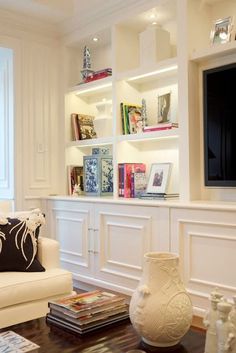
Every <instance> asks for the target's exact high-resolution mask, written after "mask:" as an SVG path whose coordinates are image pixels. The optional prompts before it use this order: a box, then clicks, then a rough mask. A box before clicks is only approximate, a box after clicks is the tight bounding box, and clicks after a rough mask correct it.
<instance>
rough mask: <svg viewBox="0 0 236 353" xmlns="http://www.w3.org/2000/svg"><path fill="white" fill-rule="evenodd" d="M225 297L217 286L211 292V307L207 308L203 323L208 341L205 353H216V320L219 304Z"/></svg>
mask: <svg viewBox="0 0 236 353" xmlns="http://www.w3.org/2000/svg"><path fill="white" fill-rule="evenodd" d="M222 298H223V294H221V293H219V292H218V290H217V288H215V290H214V291H212V292H211V295H210V301H211V308H210V309H209V310H207V312H206V315H205V317H204V319H203V324H204V326H205V327H206V329H207V333H206V343H205V351H204V353H215V352H216V349H217V340H216V320H217V315H218V313H217V304H218V303H219V302H220V300H221V299H222Z"/></svg>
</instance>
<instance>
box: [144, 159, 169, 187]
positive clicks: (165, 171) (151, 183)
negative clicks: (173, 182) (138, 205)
mask: <svg viewBox="0 0 236 353" xmlns="http://www.w3.org/2000/svg"><path fill="white" fill-rule="evenodd" d="M170 171H171V163H153V164H152V165H151V170H150V174H149V178H148V183H147V188H146V193H147V194H165V193H166V191H167V187H168V182H169V177H170Z"/></svg>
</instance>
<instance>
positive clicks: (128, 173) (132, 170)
mask: <svg viewBox="0 0 236 353" xmlns="http://www.w3.org/2000/svg"><path fill="white" fill-rule="evenodd" d="M140 171H142V172H144V173H145V172H146V166H145V164H143V163H124V197H126V198H133V197H135V196H138V195H137V192H136V186H135V175H136V173H138V172H140Z"/></svg>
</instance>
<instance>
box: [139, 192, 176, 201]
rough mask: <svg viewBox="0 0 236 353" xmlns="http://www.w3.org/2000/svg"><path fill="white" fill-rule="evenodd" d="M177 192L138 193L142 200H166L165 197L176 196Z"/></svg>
mask: <svg viewBox="0 0 236 353" xmlns="http://www.w3.org/2000/svg"><path fill="white" fill-rule="evenodd" d="M178 197H179V194H178V193H172V194H171V193H170V194H166V193H153V194H152V193H143V194H141V195H140V198H141V199H144V200H167V199H172V198H173V199H174V198H178Z"/></svg>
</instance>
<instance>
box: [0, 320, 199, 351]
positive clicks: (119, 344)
mask: <svg viewBox="0 0 236 353" xmlns="http://www.w3.org/2000/svg"><path fill="white" fill-rule="evenodd" d="M8 329H11V330H13V331H15V332H17V333H19V334H20V335H22V336H24V337H26V338H28V339H29V340H31V341H33V342H35V343H37V344H38V345H39V346H40V347H41V348H40V350H39V352H40V353H59V352H63V353H126V352H127V351H128V350H130V349H135V348H136V349H137V348H138V349H143V350H144V351H145V352H147V353H153V352H175V353H203V352H204V344H205V334H204V332H203V331H202V330H200V329H194V328H192V329H191V330H190V331H189V332H188V333H187V334H186V335H185V337H184V338H183V339H182V340H181V343H180V344H179V345H178V346H176V347H172V348H168V349H167V348H165V349H164V348H162V349H160V348H159V349H157V348H154V347H148V346H146V345H145V344H144V343H142V341H141V338H140V337H139V335H138V334H137V333H136V332H135V331H134V329H133V327H132V325H131V324H130V322H129V320H126V321H125V322H123V323H120V324H119V325H117V324H116V325H115V326H110V327H109V328H106V329H104V328H103V329H101V330H98V331H96V332H93V333H90V334H87V335H85V336H82V337H81V336H78V335H75V334H71V333H67V332H65V331H64V330H62V329H59V328H55V327H53V326H50V327H49V326H47V324H46V322H45V318H41V319H37V320H33V321H28V322H26V323H23V324H19V325H14V326H11V327H10V328H8ZM6 330H7V329H3V330H0V331H6Z"/></svg>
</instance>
